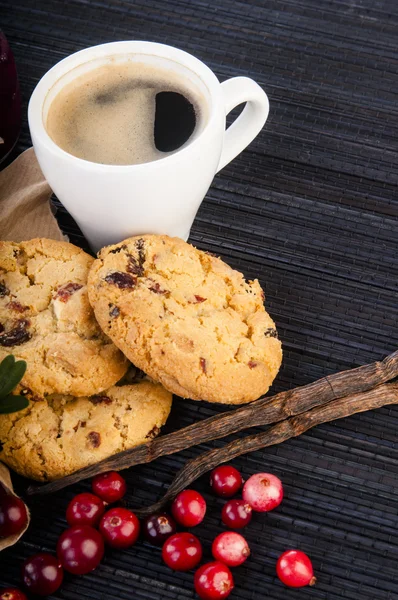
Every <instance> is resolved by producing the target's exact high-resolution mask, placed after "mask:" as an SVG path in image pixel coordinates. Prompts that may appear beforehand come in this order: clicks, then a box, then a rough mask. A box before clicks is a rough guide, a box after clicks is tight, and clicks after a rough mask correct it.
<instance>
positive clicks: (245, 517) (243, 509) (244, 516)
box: [221, 500, 253, 529]
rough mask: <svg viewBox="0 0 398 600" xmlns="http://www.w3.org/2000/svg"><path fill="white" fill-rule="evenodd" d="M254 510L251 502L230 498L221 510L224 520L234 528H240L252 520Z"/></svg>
mask: <svg viewBox="0 0 398 600" xmlns="http://www.w3.org/2000/svg"><path fill="white" fill-rule="evenodd" d="M252 510H253V509H252V507H251V506H250V504H247V502H245V501H244V500H229V502H226V503H225V504H224V506H223V509H222V511H221V519H222V522H223V523H224V525H226V526H227V527H231V528H232V529H240V528H241V527H245V526H246V525H248V524H249V523H250V521H251V520H252Z"/></svg>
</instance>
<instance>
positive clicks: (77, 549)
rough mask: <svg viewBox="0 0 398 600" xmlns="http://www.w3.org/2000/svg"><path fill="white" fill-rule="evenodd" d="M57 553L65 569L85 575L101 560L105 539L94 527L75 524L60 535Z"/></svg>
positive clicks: (75, 573)
mask: <svg viewBox="0 0 398 600" xmlns="http://www.w3.org/2000/svg"><path fill="white" fill-rule="evenodd" d="M57 555H58V558H59V560H60V562H61V564H62V566H63V568H64V569H65V571H69V573H73V574H74V575H85V574H86V573H89V572H90V571H93V570H94V569H95V568H96V567H98V565H99V563H100V562H101V559H102V557H103V555H104V540H103V539H102V535H101V534H100V533H98V531H97V530H96V529H94V528H93V527H90V526H89V525H75V526H74V527H71V528H70V529H67V530H66V531H64V532H63V534H62V535H61V536H60V538H59V540H58V544H57Z"/></svg>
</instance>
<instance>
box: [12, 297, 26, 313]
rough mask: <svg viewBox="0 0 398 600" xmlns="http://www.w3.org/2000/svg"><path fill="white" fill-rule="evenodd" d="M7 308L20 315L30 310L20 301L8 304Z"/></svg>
mask: <svg viewBox="0 0 398 600" xmlns="http://www.w3.org/2000/svg"><path fill="white" fill-rule="evenodd" d="M7 308H9V309H10V310H15V312H18V313H24V312H26V311H27V310H29V306H23V305H22V304H21V303H20V302H18V300H12V301H11V302H9V303H8V304H7Z"/></svg>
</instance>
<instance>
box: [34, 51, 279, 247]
mask: <svg viewBox="0 0 398 600" xmlns="http://www.w3.org/2000/svg"><path fill="white" fill-rule="evenodd" d="M125 60H136V61H138V62H140V63H142V62H144V63H146V64H150V65H155V66H160V67H162V68H168V69H172V70H173V71H175V72H176V73H177V74H178V75H179V76H183V77H184V78H187V80H189V82H190V83H191V84H193V85H194V86H195V87H196V89H198V90H200V92H201V95H202V96H203V98H204V99H205V102H206V104H207V110H208V120H207V123H206V124H205V126H204V128H203V130H202V131H201V132H200V133H199V135H198V136H197V137H194V139H193V141H192V142H190V141H189V140H188V142H187V143H186V144H185V145H184V146H183V147H182V148H181V149H179V150H178V151H177V152H175V153H174V154H169V155H167V156H165V157H164V158H161V159H159V160H156V161H153V162H148V163H143V164H133V165H103V164H98V163H94V162H90V161H87V160H83V159H80V158H77V157H75V156H72V155H71V154H69V153H67V152H65V151H64V150H62V149H61V148H60V147H59V146H57V145H56V144H55V143H54V142H53V140H52V139H51V138H50V136H49V135H48V133H47V131H46V127H45V123H46V118H47V114H48V109H49V107H50V105H51V102H52V100H53V99H54V97H55V96H56V95H57V94H58V92H59V91H60V90H61V89H62V87H63V86H65V85H66V84H67V83H69V82H70V81H72V80H73V79H74V78H75V77H77V76H79V75H81V74H83V73H85V72H87V71H90V70H91V69H94V68H97V67H99V66H102V65H103V64H106V63H108V62H110V61H112V62H115V61H125ZM243 102H246V103H247V104H246V106H245V108H244V110H243V112H242V113H241V114H240V115H239V117H238V118H237V119H236V120H235V121H234V123H233V124H232V125H231V126H230V127H229V128H228V129H227V130H225V127H226V122H225V119H226V115H227V114H228V113H229V112H230V111H231V110H232V109H233V108H234V107H235V106H237V105H238V104H242V103H243ZM268 112H269V103H268V98H267V95H266V94H265V92H264V91H263V90H262V89H261V87H260V86H259V85H258V84H257V83H255V81H253V80H252V79H249V78H247V77H235V78H233V79H228V80H227V81H225V82H223V83H221V84H220V82H219V81H218V79H217V77H216V76H215V75H214V73H213V72H212V71H211V70H210V69H209V68H208V67H207V66H206V65H205V64H204V63H202V62H201V61H200V60H198V59H197V58H195V57H194V56H191V55H190V54H188V53H186V52H184V51H182V50H179V49H177V48H174V47H171V46H166V45H163V44H156V43H152V42H136V41H126V42H114V43H110V44H102V45H100V46H94V47H92V48H87V49H86V50H82V51H80V52H77V53H76V54H72V55H71V56H68V57H67V58H65V59H64V60H62V61H61V62H59V63H58V64H56V65H55V66H54V67H53V68H52V69H50V71H48V72H47V73H46V74H45V75H44V77H43V78H42V79H41V80H40V81H39V83H38V84H37V86H36V88H35V90H34V92H33V94H32V97H31V99H30V102H29V109H28V118H29V127H30V132H31V136H32V141H33V146H34V149H35V152H36V155H37V159H38V161H39V164H40V167H41V169H42V171H43V173H44V176H45V177H46V179H47V181H48V182H49V184H50V186H51V187H52V189H53V191H54V193H55V194H56V195H57V197H58V198H59V200H60V201H61V202H62V204H63V205H64V206H65V208H66V209H67V210H68V211H69V212H70V213H71V215H72V216H73V217H74V219H75V220H76V222H77V223H78V225H79V226H80V228H81V230H82V232H83V234H84V235H85V237H86V238H87V240H88V242H89V243H90V245H91V247H92V248H93V250H95V251H97V250H99V249H100V248H101V247H103V246H105V245H108V244H113V243H116V242H119V241H120V240H122V239H124V238H127V237H129V236H131V235H140V234H143V233H158V234H167V235H170V236H178V237H181V238H183V239H184V240H186V239H187V238H188V236H189V232H190V229H191V226H192V222H193V220H194V218H195V215H196V213H197V211H198V208H199V206H200V204H201V202H202V200H203V198H204V196H205V194H206V192H207V190H208V189H209V187H210V184H211V182H212V180H213V177H214V175H215V174H216V173H217V172H218V171H219V170H220V169H222V168H223V167H225V165H226V164H228V163H229V162H230V161H231V160H232V159H233V158H235V156H237V155H238V154H239V153H240V152H241V151H242V150H243V149H244V148H245V147H246V146H247V145H248V144H250V142H251V141H252V140H253V139H254V138H255V137H256V135H257V134H258V133H259V131H260V130H261V129H262V127H263V125H264V123H265V121H266V119H267V116H268Z"/></svg>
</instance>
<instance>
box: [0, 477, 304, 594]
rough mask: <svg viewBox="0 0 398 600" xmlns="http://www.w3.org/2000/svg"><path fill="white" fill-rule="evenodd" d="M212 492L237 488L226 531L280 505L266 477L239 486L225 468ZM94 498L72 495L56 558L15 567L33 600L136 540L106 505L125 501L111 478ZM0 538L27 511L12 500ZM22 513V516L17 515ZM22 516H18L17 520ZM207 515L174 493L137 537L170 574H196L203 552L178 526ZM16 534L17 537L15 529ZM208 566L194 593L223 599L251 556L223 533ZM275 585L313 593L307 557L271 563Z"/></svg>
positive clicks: (189, 496)
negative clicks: (235, 570) (156, 550)
mask: <svg viewBox="0 0 398 600" xmlns="http://www.w3.org/2000/svg"><path fill="white" fill-rule="evenodd" d="M210 485H211V487H212V489H213V491H214V492H215V493H216V494H217V495H218V496H221V497H223V498H231V496H234V495H235V494H237V493H238V492H239V491H240V490H241V488H242V486H243V490H242V499H239V500H228V502H226V504H225V505H224V507H223V509H222V515H221V517H222V521H223V523H224V524H225V525H227V526H228V527H230V528H231V529H240V528H242V527H244V526H245V525H247V524H248V523H250V520H251V518H252V511H256V512H268V511H270V510H272V509H274V508H276V507H277V506H278V505H279V504H280V503H281V502H282V498H283V488H282V483H281V481H280V480H279V479H278V478H277V477H275V475H272V474H270V473H256V474H255V475H252V476H251V477H250V478H249V479H248V480H247V481H246V483H243V479H242V476H241V475H240V473H239V471H237V470H236V469H235V468H234V467H232V466H228V465H227V466H220V467H217V468H216V469H214V471H213V472H212V474H211V477H210ZM92 492H93V493H82V494H78V495H77V496H75V498H73V499H72V500H71V502H70V503H69V505H68V508H67V511H66V520H67V522H68V525H69V529H66V530H65V531H64V532H63V533H62V535H61V536H60V538H59V540H58V544H57V556H53V555H51V554H47V553H40V554H36V555H35V556H32V557H30V558H28V559H27V560H26V561H25V562H24V564H23V567H22V579H23V582H24V585H25V587H26V589H27V590H28V591H29V592H31V593H32V594H35V595H38V596H47V595H50V594H53V593H54V592H55V591H56V590H57V589H58V588H59V586H60V585H61V583H62V580H63V573H64V570H65V571H68V572H70V573H73V574H75V575H84V574H86V573H89V572H90V571H92V570H93V569H95V568H96V567H97V566H98V565H99V563H100V561H101V559H102V557H103V555H104V546H105V544H107V545H109V546H110V547H112V548H118V549H122V548H129V547H130V546H132V545H133V544H134V543H135V542H136V541H137V539H138V537H139V533H140V522H139V520H138V519H137V517H136V515H135V514H134V513H133V512H131V511H130V510H128V509H126V508H122V507H114V508H110V509H109V510H106V507H107V506H108V504H112V503H114V502H118V501H119V500H121V499H122V498H123V496H124V494H125V493H126V483H125V481H124V479H123V478H122V477H121V476H120V475H119V474H118V473H116V472H114V471H112V472H109V473H104V474H101V475H98V476H97V477H95V478H94V480H93V482H92ZM0 500H1V502H0V536H5V535H10V534H11V533H15V532H16V531H19V530H20V529H21V528H22V527H23V526H24V524H25V523H26V518H27V515H26V509H25V505H24V504H23V502H21V501H20V500H18V498H16V499H15V498H11V497H7V498H5V497H4V495H3V497H1V496H0ZM22 507H23V508H22ZM24 511H25V512H24ZM205 514H206V502H205V500H204V498H203V496H202V495H201V494H199V493H198V492H196V491H195V490H189V489H188V490H184V491H182V492H180V493H179V494H178V495H177V496H176V498H175V499H174V501H173V503H172V505H171V515H172V516H171V515H169V514H167V513H160V514H156V515H152V516H150V517H148V518H147V519H145V521H144V522H143V527H142V529H143V534H144V536H145V538H146V539H147V540H148V541H149V542H150V543H152V544H154V545H156V546H161V547H162V559H163V561H164V562H165V564H166V565H167V566H168V567H170V568H171V569H173V570H174V571H189V570H191V569H195V568H196V567H197V566H198V565H199V563H200V561H201V559H202V554H203V550H202V544H201V543H200V541H199V539H198V538H197V537H196V536H195V535H193V534H192V533H189V532H177V524H178V525H180V526H183V527H187V528H191V527H195V526H196V525H199V523H201V522H202V521H203V519H204V517H205ZM18 527H19V529H18ZM212 554H213V558H214V561H213V562H209V563H207V564H204V565H202V566H201V567H199V568H198V569H197V571H196V572H195V575H194V586H195V590H196V593H197V594H198V596H199V597H200V598H202V600H221V599H223V598H227V596H229V594H230V593H231V591H232V589H233V587H234V580H233V576H232V573H231V571H230V567H238V566H239V565H241V564H242V563H244V562H245V560H246V559H247V558H248V556H249V555H250V548H249V545H248V543H247V541H246V540H245V538H244V537H243V536H242V535H240V534H239V533H237V532H236V531H225V532H223V533H221V534H220V535H218V536H217V537H216V538H215V539H214V541H213V544H212ZM276 572H277V575H278V577H279V579H280V580H281V581H282V582H283V583H284V584H286V585H288V586H290V587H302V586H305V585H312V584H313V583H314V582H315V578H314V575H313V569H312V564H311V561H310V559H309V558H308V556H306V555H305V554H304V553H303V552H300V551H299V550H288V551H287V552H284V553H283V554H282V555H281V556H280V557H279V559H278V562H277V565H276ZM0 600H26V596H25V594H24V593H23V592H21V591H20V590H17V589H14V588H8V589H5V590H2V591H0Z"/></svg>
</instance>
